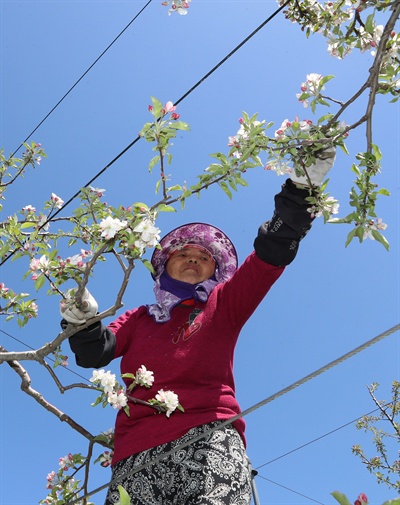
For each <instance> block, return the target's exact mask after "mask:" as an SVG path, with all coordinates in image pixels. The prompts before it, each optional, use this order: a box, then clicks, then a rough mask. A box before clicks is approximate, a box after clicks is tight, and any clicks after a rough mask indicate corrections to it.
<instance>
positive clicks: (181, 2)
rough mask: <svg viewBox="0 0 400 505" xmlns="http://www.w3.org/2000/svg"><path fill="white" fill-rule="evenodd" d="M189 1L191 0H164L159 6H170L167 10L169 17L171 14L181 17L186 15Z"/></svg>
mask: <svg viewBox="0 0 400 505" xmlns="http://www.w3.org/2000/svg"><path fill="white" fill-rule="evenodd" d="M191 1H192V0H165V1H164V2H161V5H163V6H164V7H167V6H168V5H170V4H172V5H171V8H170V9H169V10H168V16H170V15H171V14H172V13H173V12H177V13H178V14H180V15H181V16H184V15H186V14H187V9H188V8H189V2H191Z"/></svg>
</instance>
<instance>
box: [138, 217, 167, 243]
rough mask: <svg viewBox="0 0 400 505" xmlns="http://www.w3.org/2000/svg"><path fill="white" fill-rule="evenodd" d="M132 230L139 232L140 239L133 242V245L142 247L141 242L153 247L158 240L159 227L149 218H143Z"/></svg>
mask: <svg viewBox="0 0 400 505" xmlns="http://www.w3.org/2000/svg"><path fill="white" fill-rule="evenodd" d="M133 231H134V232H136V233H140V240H138V241H136V242H137V243H136V242H135V246H136V247H138V248H139V249H140V248H142V247H143V244H142V243H141V242H144V244H145V245H146V246H147V247H155V246H156V245H157V244H158V241H159V240H160V231H161V230H160V229H159V228H157V227H156V226H154V223H153V221H152V220H151V219H143V220H142V221H141V222H140V223H139V224H138V225H136V226H135V228H134V229H133Z"/></svg>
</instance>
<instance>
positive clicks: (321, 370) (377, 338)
mask: <svg viewBox="0 0 400 505" xmlns="http://www.w3.org/2000/svg"><path fill="white" fill-rule="evenodd" d="M398 330H400V323H399V324H397V325H395V326H393V327H392V328H389V329H388V330H386V331H384V332H382V333H380V334H379V335H377V336H375V337H373V338H372V339H370V340H368V341H367V342H364V343H363V344H361V345H359V346H358V347H356V348H355V349H353V350H351V351H349V352H347V353H345V354H343V355H342V356H340V357H339V358H337V359H335V360H333V361H331V362H330V363H327V364H326V365H324V366H322V367H321V368H319V369H318V370H315V371H314V372H312V373H310V374H308V375H306V376H305V377H303V378H302V379H300V380H299V381H296V382H294V383H292V384H291V385H290V386H287V387H286V388H283V389H281V390H280V391H278V392H277V393H275V394H273V395H271V396H269V397H268V398H265V399H264V400H262V401H260V402H258V403H256V404H254V405H253V406H252V407H249V408H248V409H246V410H243V411H242V412H240V413H239V414H237V415H235V416H233V417H231V418H230V419H227V420H226V421H222V422H221V423H219V424H218V425H217V426H214V427H212V428H210V429H209V430H207V431H206V432H204V433H202V434H201V435H198V436H197V437H194V438H192V439H191V440H190V441H188V442H185V443H182V444H180V445H178V446H176V447H174V448H173V449H171V450H170V451H168V452H165V453H163V454H160V455H159V456H157V457H155V458H154V459H152V460H150V461H148V462H146V463H145V464H143V465H141V466H138V467H137V468H135V469H134V470H131V471H129V472H126V473H125V474H123V475H121V476H120V477H118V478H114V479H111V481H109V482H108V483H107V484H104V485H102V486H100V487H97V488H96V489H94V490H93V491H90V492H89V493H86V494H85V495H83V496H81V497H80V498H77V499H76V500H73V501H70V502H68V503H69V504H70V505H73V504H75V503H78V502H80V501H81V500H82V499H85V498H89V497H90V496H93V495H94V494H97V493H99V492H100V491H103V490H104V489H106V488H108V487H109V486H110V485H112V484H116V483H118V482H120V481H122V480H123V479H125V478H126V477H129V476H131V475H133V474H135V473H138V472H140V471H142V470H144V469H145V468H147V467H148V466H151V465H154V464H156V463H158V462H159V461H161V460H162V459H165V458H168V457H169V456H171V455H172V454H175V453H176V452H178V451H180V450H181V449H184V448H185V447H188V446H189V445H192V444H194V443H195V442H198V441H199V440H201V439H203V438H205V437H207V436H208V435H210V434H211V433H212V432H214V431H216V430H218V429H220V428H222V427H224V426H226V425H228V424H232V423H233V422H234V421H237V420H238V419H241V418H242V417H245V416H247V415H248V414H251V413H252V412H254V411H255V410H258V409H259V408H261V407H263V406H265V405H267V404H268V403H271V402H272V401H274V400H276V399H277V398H279V397H281V396H283V395H285V394H286V393H289V392H290V391H293V390H294V389H296V388H297V387H299V386H301V385H303V384H305V383H306V382H308V381H310V380H311V379H314V378H315V377H318V376H319V375H321V374H322V373H325V372H327V371H328V370H330V369H331V368H333V367H335V366H337V365H339V364H340V363H343V362H344V361H346V360H347V359H349V358H351V357H353V356H355V355H356V354H358V353H360V352H361V351H363V350H365V349H367V348H368V347H370V346H372V345H374V344H376V343H377V342H379V341H381V340H383V339H384V338H386V337H387V336H389V335H392V334H393V333H395V332H397V331H398Z"/></svg>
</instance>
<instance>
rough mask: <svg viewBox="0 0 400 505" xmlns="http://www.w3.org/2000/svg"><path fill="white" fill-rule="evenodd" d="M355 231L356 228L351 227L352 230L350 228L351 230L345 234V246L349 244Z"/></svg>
mask: <svg viewBox="0 0 400 505" xmlns="http://www.w3.org/2000/svg"><path fill="white" fill-rule="evenodd" d="M356 231H357V228H353V230H351V232H350V233H349V234H348V235H347V240H346V243H345V247H347V246H348V245H349V244H350V242H351V241H352V240H353V238H354V236H355V234H356Z"/></svg>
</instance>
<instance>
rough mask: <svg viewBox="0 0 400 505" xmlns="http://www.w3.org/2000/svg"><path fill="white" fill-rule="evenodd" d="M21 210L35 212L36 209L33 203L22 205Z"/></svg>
mask: <svg viewBox="0 0 400 505" xmlns="http://www.w3.org/2000/svg"><path fill="white" fill-rule="evenodd" d="M22 212H36V209H35V207H33V205H26V206H25V207H22Z"/></svg>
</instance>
